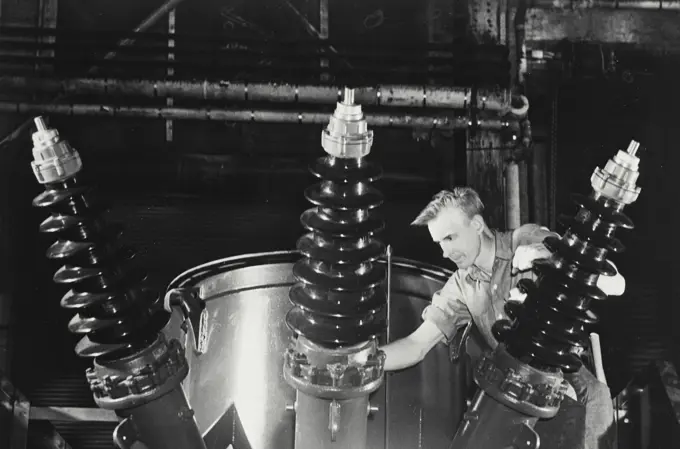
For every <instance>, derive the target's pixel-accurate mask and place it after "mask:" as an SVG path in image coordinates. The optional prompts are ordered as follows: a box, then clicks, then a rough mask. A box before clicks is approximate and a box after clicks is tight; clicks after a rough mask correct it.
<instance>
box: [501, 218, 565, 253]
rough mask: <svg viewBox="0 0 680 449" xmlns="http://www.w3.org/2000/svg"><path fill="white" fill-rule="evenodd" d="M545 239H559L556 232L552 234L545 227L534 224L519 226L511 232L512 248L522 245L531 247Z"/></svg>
mask: <svg viewBox="0 0 680 449" xmlns="http://www.w3.org/2000/svg"><path fill="white" fill-rule="evenodd" d="M546 237H558V238H559V237H560V235H559V234H558V233H556V232H552V231H551V230H550V229H548V228H546V227H545V226H539V225H537V224H534V223H528V224H525V225H522V226H520V227H519V228H517V229H515V230H514V231H513V236H512V240H513V246H514V248H517V247H518V246H522V245H533V244H535V243H543V240H545V238H546Z"/></svg>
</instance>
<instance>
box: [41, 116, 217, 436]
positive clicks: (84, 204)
mask: <svg viewBox="0 0 680 449" xmlns="http://www.w3.org/2000/svg"><path fill="white" fill-rule="evenodd" d="M35 124H36V127H37V132H35V133H34V134H33V157H34V162H33V163H32V167H33V172H34V174H35V176H36V179H37V180H38V182H39V183H41V184H43V185H45V191H44V192H43V193H42V194H40V195H39V196H38V197H36V198H35V199H34V201H33V204H34V206H36V207H41V208H46V209H48V210H50V211H51V215H50V216H49V217H48V218H47V219H46V220H45V221H44V222H43V223H42V224H41V225H40V231H41V232H43V233H48V234H52V235H55V236H56V238H57V241H56V242H55V243H54V244H53V245H52V246H50V248H49V249H48V250H47V257H48V258H50V259H54V260H58V261H59V262H60V263H63V264H64V265H63V267H62V268H60V269H59V270H58V271H57V272H56V274H55V275H54V281H55V282H57V283H59V284H65V285H67V286H69V287H71V290H69V291H68V292H67V293H66V295H65V296H64V297H63V298H62V300H61V306H62V307H64V308H67V309H73V310H74V311H76V312H77V314H76V315H75V316H74V318H73V319H72V320H71V322H70V323H69V330H70V331H71V332H74V333H76V334H84V335H85V336H84V337H83V339H82V340H80V342H79V343H78V345H77V347H76V352H77V353H78V355H80V356H82V357H93V358H94V367H93V368H91V369H88V370H87V374H86V375H87V379H88V382H89V384H90V388H91V390H92V393H93V395H94V400H95V402H96V403H97V405H99V406H100V407H102V408H104V409H109V410H115V411H116V413H117V414H118V415H119V416H120V417H122V418H124V419H123V420H122V422H121V423H120V424H119V425H118V427H117V428H116V431H115V433H114V440H115V441H116V444H117V445H118V446H119V447H120V448H122V449H127V448H131V447H133V446H134V445H135V443H142V444H143V445H144V446H145V447H147V448H148V449H154V448H158V449H161V448H167V447H175V448H178V449H179V448H186V449H190V448H191V449H197V448H198V449H200V448H202V447H203V448H204V447H205V445H204V443H203V439H202V436H201V434H200V433H199V431H198V428H197V426H196V422H195V420H194V418H193V414H192V412H191V410H190V409H189V406H188V403H187V400H186V398H185V395H184V392H183V391H182V388H181V382H182V380H183V379H184V378H185V377H186V375H187V373H188V370H189V366H188V364H187V361H186V358H185V356H184V349H183V348H182V346H181V345H180V343H179V342H178V341H177V340H168V339H166V338H165V336H164V334H163V333H162V332H161V330H162V329H163V327H164V326H165V325H166V323H167V322H168V318H169V314H167V313H166V312H165V311H164V310H163V308H162V302H161V303H160V306H159V301H157V296H156V295H154V294H153V292H151V291H149V290H147V289H146V288H144V284H143V282H144V280H145V278H146V274H145V273H144V272H143V271H141V270H138V269H136V268H133V266H132V265H131V263H130V262H131V259H133V258H134V255H135V254H134V251H132V250H131V249H129V248H123V247H121V246H120V245H119V244H117V238H118V236H119V234H120V232H121V229H120V228H119V227H117V226H115V225H112V224H109V223H107V222H106V221H105V220H104V219H103V218H102V214H103V212H104V211H105V207H104V206H103V203H102V202H101V201H99V200H97V199H96V198H95V197H94V195H93V194H92V193H93V192H92V190H90V189H89V188H87V187H85V186H83V185H81V184H80V183H79V181H78V174H79V173H80V171H81V169H82V162H81V159H80V155H79V154H78V152H77V151H76V150H74V149H73V148H72V147H71V146H70V145H69V143H68V142H66V141H64V140H62V139H61V138H60V136H59V133H58V131H57V130H55V129H50V128H47V126H46V124H45V122H44V120H43V119H42V117H37V118H36V119H35Z"/></svg>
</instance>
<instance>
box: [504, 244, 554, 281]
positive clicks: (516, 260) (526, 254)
mask: <svg viewBox="0 0 680 449" xmlns="http://www.w3.org/2000/svg"><path fill="white" fill-rule="evenodd" d="M550 255H551V252H550V251H549V250H548V248H546V247H545V245H543V243H533V244H531V245H522V246H518V247H517V249H516V250H515V256H514V257H513V258H512V274H517V273H519V272H521V271H527V270H529V269H531V265H532V263H533V262H534V260H536V259H546V258H548V257H550Z"/></svg>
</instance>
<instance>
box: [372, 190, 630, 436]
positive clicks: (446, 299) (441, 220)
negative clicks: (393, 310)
mask: <svg viewBox="0 0 680 449" xmlns="http://www.w3.org/2000/svg"><path fill="white" fill-rule="evenodd" d="M483 210H484V205H483V204H482V201H481V200H480V198H479V195H478V194H477V192H475V191H474V190H473V189H471V188H468V187H457V188H455V189H454V190H453V191H452V192H451V191H446V190H444V191H441V192H439V193H438V194H437V195H435V196H434V197H433V199H432V201H430V203H429V204H428V205H427V206H426V207H425V208H424V209H423V211H422V212H421V213H420V214H419V215H418V217H417V218H416V219H415V220H414V221H413V223H412V225H414V226H427V227H428V230H429V231H430V235H431V237H432V240H433V241H434V242H435V243H437V244H439V245H440V246H441V248H442V251H443V256H444V257H445V258H447V259H450V260H452V261H453V262H454V263H455V264H456V265H457V266H458V270H457V271H456V272H455V273H454V274H453V275H452V276H451V278H450V279H449V280H448V282H447V283H446V284H445V285H444V287H443V288H442V289H441V290H440V291H438V292H436V293H435V294H434V296H433V298H432V303H431V304H430V305H429V306H428V307H427V308H426V309H425V310H424V311H423V315H422V318H423V323H422V324H421V325H420V327H418V329H416V330H415V331H414V332H413V333H412V334H411V335H409V336H408V337H406V338H403V339H401V340H397V341H395V342H392V343H389V344H387V345H385V346H384V347H383V348H382V350H383V351H384V352H385V355H386V359H385V370H387V371H391V370H398V369H403V368H407V367H409V366H412V365H415V364H416V363H419V362H420V361H422V360H423V358H424V357H425V355H426V354H427V353H428V352H429V351H430V350H431V349H432V348H433V347H434V346H435V345H436V344H437V343H439V342H440V341H442V340H444V341H446V342H447V343H450V341H451V339H452V338H453V337H454V335H455V334H456V332H457V330H458V329H459V328H461V327H462V326H464V325H465V324H467V323H469V322H470V321H472V322H474V324H475V325H476V327H477V329H478V330H479V331H480V333H481V335H482V337H483V340H484V343H486V345H488V347H489V348H490V349H494V348H495V347H496V346H497V345H498V342H497V341H496V339H495V337H494V336H493V334H492V332H491V328H492V325H493V324H494V323H495V322H496V321H497V320H499V319H506V318H507V315H506V314H505V310H504V305H505V303H506V301H507V300H508V298H509V296H510V293H511V291H513V293H514V292H516V291H517V290H516V289H514V287H515V286H516V284H517V281H519V280H520V279H522V278H527V277H532V278H533V276H534V275H533V273H532V272H531V271H530V269H531V266H532V262H533V261H534V260H536V259H540V258H546V257H549V256H550V254H551V253H550V251H548V250H547V249H546V247H545V246H544V245H543V243H542V242H543V240H544V239H545V238H546V237H548V236H550V235H556V234H554V233H551V232H550V231H549V230H548V229H547V228H542V227H539V226H538V225H535V224H527V225H523V226H521V227H520V228H518V229H515V230H514V231H509V232H499V231H496V230H493V229H490V228H489V227H488V226H487V225H486V223H485V221H484V219H483V218H482V215H481V214H482V212H483ZM599 279H600V281H598V287H600V289H602V290H603V291H604V292H605V293H607V294H608V295H621V294H623V291H624V289H625V280H624V279H623V277H622V276H621V275H620V274H618V273H617V275H616V276H613V277H605V276H600V278H599ZM513 289H514V290H513ZM480 354H481V353H478V354H470V356H471V357H472V359H473V360H475V359H477V358H478V357H479V355H480ZM565 378H566V379H567V381H568V382H569V383H570V384H571V386H572V387H573V392H572V393H575V396H576V397H577V400H579V401H580V402H581V403H583V404H584V405H585V406H586V423H587V425H586V437H585V438H586V441H585V447H586V448H587V449H597V448H599V447H605V446H604V444H603V445H602V446H599V444H598V442H599V441H600V440H601V439H602V441H603V442H604V439H603V437H604V436H605V434H606V432H607V430H608V429H609V427H610V426H611V425H612V423H613V416H614V410H613V406H612V401H611V393H610V391H609V388H608V387H607V386H606V385H605V384H603V383H601V382H599V381H598V380H597V379H596V378H595V376H593V374H592V373H590V371H588V370H587V369H586V368H585V367H583V368H581V370H580V371H579V372H577V373H575V374H572V375H566V376H565Z"/></svg>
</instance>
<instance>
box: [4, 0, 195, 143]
mask: <svg viewBox="0 0 680 449" xmlns="http://www.w3.org/2000/svg"><path fill="white" fill-rule="evenodd" d="M183 1H184V0H167V1H166V2H165V3H163V4H162V5H161V6H160V7H158V8H157V9H155V10H154V11H153V12H152V13H151V14H149V15H148V16H147V17H146V18H145V19H144V20H142V21H141V22H140V24H139V25H137V26H136V27H135V29H134V30H133V33H143V32H145V31H148V30H149V29H151V27H152V26H154V25H155V24H156V23H158V21H159V20H160V19H161V18H163V17H164V16H165V15H166V14H167V13H168V12H170V11H171V10H173V9H174V8H176V7H177V5H179V4H180V3H182V2H183ZM43 32H44V30H43ZM134 43H135V39H134V38H126V39H121V40H120V41H119V42H118V48H121V47H126V46H129V45H132V44H134ZM116 54H117V49H116V50H113V51H110V52H109V53H107V54H106V55H105V56H104V59H105V60H109V59H113V58H114V57H115V56H116ZM96 72H97V66H96V65H95V66H92V67H90V70H89V71H88V74H90V75H92V74H94V73H96ZM63 97H64V96H63V95H59V96H57V97H56V98H55V99H54V100H52V101H53V102H57V101H59V100H62V99H63ZM32 123H33V120H32V119H29V120H26V121H25V122H23V123H22V124H21V125H19V126H18V127H17V128H16V129H15V130H14V131H12V132H11V133H10V134H8V135H7V136H5V137H4V138H3V139H2V141H0V147H2V146H3V145H4V144H6V143H8V142H11V141H12V140H14V139H16V138H17V137H19V136H20V135H21V133H22V132H23V131H24V130H25V129H26V128H27V127H28V126H30V125H31V124H32Z"/></svg>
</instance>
